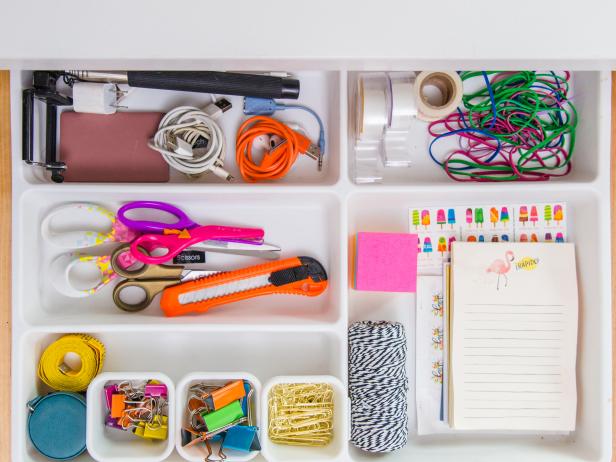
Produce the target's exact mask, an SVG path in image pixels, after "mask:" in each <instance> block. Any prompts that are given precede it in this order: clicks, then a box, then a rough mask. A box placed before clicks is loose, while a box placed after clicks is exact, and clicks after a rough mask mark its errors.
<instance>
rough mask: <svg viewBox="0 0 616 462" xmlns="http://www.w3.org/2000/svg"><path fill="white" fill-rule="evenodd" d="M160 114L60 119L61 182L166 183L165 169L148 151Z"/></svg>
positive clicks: (73, 114)
mask: <svg viewBox="0 0 616 462" xmlns="http://www.w3.org/2000/svg"><path fill="white" fill-rule="evenodd" d="M162 117H163V114H162V113H160V112H116V113H115V114H82V113H78V112H72V111H64V112H62V114H61V115H60V160H61V161H62V162H64V163H66V167H67V168H66V170H65V171H64V173H63V175H64V181H68V182H76V181H80V182H86V183H94V182H101V183H110V182H114V183H116V182H117V183H129V182H135V183H158V182H161V183H163V182H167V181H169V165H168V164H167V163H166V162H165V161H164V160H163V158H162V157H161V155H160V154H159V153H158V152H157V151H154V150H153V149H150V148H149V147H148V141H149V140H150V138H152V136H154V134H155V133H156V130H157V129H158V124H159V122H160V120H161V119H162Z"/></svg>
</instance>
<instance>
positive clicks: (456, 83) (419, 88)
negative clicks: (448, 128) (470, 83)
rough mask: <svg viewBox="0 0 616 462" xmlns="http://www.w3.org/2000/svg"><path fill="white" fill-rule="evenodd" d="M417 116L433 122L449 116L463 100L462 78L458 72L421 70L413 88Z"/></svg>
mask: <svg viewBox="0 0 616 462" xmlns="http://www.w3.org/2000/svg"><path fill="white" fill-rule="evenodd" d="M413 93H414V98H415V100H416V101H417V118H418V119H421V120H424V121H427V122H432V121H435V120H439V119H442V118H444V117H447V116H448V115H449V114H451V113H452V112H454V111H455V110H456V108H457V107H458V106H459V105H460V103H461V102H462V93H463V88H462V79H460V76H459V75H458V74H457V73H456V72H452V71H436V72H420V73H419V75H418V76H417V79H416V80H415V85H414V88H413Z"/></svg>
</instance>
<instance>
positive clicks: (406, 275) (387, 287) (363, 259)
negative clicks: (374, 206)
mask: <svg viewBox="0 0 616 462" xmlns="http://www.w3.org/2000/svg"><path fill="white" fill-rule="evenodd" d="M355 245H356V248H355V288H356V289H357V290H370V291H377V292H415V290H416V287H417V234H406V233H363V232H362V233H357V240H356V243H355Z"/></svg>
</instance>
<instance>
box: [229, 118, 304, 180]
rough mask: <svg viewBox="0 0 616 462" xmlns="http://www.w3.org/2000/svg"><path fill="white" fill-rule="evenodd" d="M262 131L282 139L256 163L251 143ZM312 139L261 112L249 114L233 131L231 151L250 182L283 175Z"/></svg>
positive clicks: (245, 178) (263, 133)
mask: <svg viewBox="0 0 616 462" xmlns="http://www.w3.org/2000/svg"><path fill="white" fill-rule="evenodd" d="M262 135H270V136H271V135H278V136H279V137H280V138H282V139H283V140H284V141H283V142H282V143H280V144H279V145H278V146H276V147H275V148H274V149H272V150H271V151H269V152H266V153H265V154H264V156H263V160H262V161H261V163H260V164H259V165H257V164H256V163H255V161H254V159H253V157H252V145H253V142H254V140H255V139H256V138H258V137H259V136H262ZM311 146H312V142H311V141H310V140H309V139H308V138H306V137H305V136H304V135H302V134H301V133H298V132H296V131H295V130H292V129H291V128H289V127H288V126H286V125H285V124H284V123H282V122H279V121H278V120H276V119H272V118H271V117H265V116H255V117H251V118H250V119H248V120H247V121H245V122H244V123H243V124H242V125H241V126H240V128H239V130H238V132H237V142H236V147H235V155H236V160H237V166H238V168H239V169H240V174H241V175H242V178H244V180H245V181H248V182H251V183H254V182H256V181H264V180H278V179H280V178H283V177H284V176H285V175H286V174H287V173H289V170H290V169H291V167H292V166H293V164H294V163H295V161H296V160H297V156H298V155H299V154H301V153H304V154H306V153H308V152H309V150H310V148H311Z"/></svg>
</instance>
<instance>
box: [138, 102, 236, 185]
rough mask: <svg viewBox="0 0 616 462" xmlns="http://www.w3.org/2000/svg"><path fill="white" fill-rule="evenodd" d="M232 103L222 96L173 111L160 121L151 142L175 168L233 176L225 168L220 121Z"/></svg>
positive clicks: (227, 177)
mask: <svg viewBox="0 0 616 462" xmlns="http://www.w3.org/2000/svg"><path fill="white" fill-rule="evenodd" d="M230 108H231V103H230V102H229V101H227V100H226V99H220V100H218V101H217V102H215V103H212V104H210V105H209V106H207V107H206V108H205V109H203V110H201V109H199V108H196V107H192V106H180V107H176V108H175V109H172V110H171V111H169V112H168V113H167V114H165V116H164V117H163V118H162V120H161V121H160V124H159V125H158V131H157V132H156V134H155V135H154V137H153V138H152V140H151V141H150V143H149V146H150V148H152V149H154V150H156V151H158V152H159V153H160V154H161V156H162V157H163V159H165V161H166V162H167V163H168V164H169V166H171V167H172V168H174V169H175V170H178V171H180V172H182V173H184V174H186V175H190V176H197V175H200V174H202V173H207V172H212V173H213V174H214V175H216V176H217V177H219V178H222V179H223V180H226V181H231V180H233V177H232V176H231V175H230V174H229V172H227V171H226V170H225V169H224V162H225V153H226V144H225V137H224V134H223V132H222V130H221V128H220V126H219V125H218V123H216V119H218V118H219V117H220V116H221V115H222V114H223V113H224V112H226V111H227V110H229V109H230Z"/></svg>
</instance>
